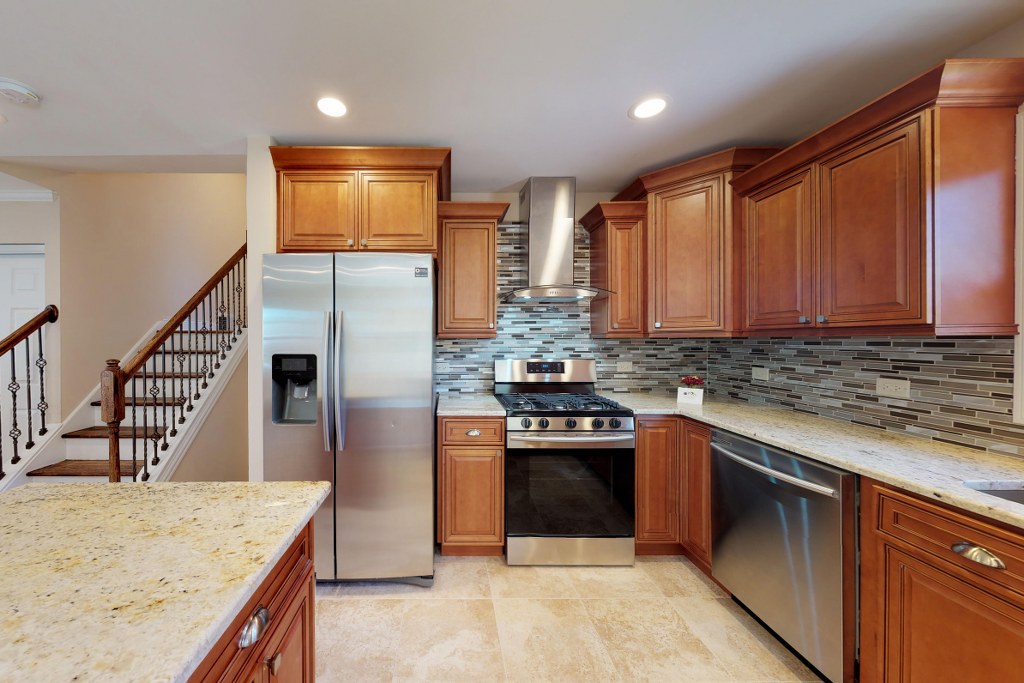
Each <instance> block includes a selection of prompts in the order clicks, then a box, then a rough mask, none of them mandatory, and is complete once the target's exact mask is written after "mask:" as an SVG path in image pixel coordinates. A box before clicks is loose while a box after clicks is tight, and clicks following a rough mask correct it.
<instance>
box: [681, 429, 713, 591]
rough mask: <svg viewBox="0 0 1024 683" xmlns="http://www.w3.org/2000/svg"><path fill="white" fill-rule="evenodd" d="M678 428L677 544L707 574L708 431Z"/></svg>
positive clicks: (709, 477)
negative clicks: (679, 457)
mask: <svg viewBox="0 0 1024 683" xmlns="http://www.w3.org/2000/svg"><path fill="white" fill-rule="evenodd" d="M680 424H681V428H682V446H681V449H680V450H681V452H682V458H683V460H682V467H681V474H682V483H681V488H682V500H681V505H680V510H681V520H682V521H681V524H680V532H681V541H682V544H683V547H684V548H685V549H686V550H687V553H688V554H689V556H690V558H691V559H692V560H693V561H694V563H695V564H696V565H697V566H698V567H699V568H700V569H701V570H703V572H704V573H705V574H707V575H709V576H710V575H711V430H710V429H709V428H708V426H707V425H704V424H701V423H700V422H694V421H692V420H687V419H682V420H680Z"/></svg>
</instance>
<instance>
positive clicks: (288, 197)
mask: <svg viewBox="0 0 1024 683" xmlns="http://www.w3.org/2000/svg"><path fill="white" fill-rule="evenodd" d="M356 201H357V197H356V174H355V173H354V172H352V173H302V172H294V173H281V174H279V178H278V202H279V204H278V221H279V223H280V231H279V233H278V235H279V239H280V244H279V245H278V249H279V251H342V250H346V249H353V248H355V247H354V245H355V237H356Z"/></svg>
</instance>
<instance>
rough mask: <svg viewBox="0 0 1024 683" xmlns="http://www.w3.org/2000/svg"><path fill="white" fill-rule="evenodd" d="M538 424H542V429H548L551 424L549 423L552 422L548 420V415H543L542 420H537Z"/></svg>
mask: <svg viewBox="0 0 1024 683" xmlns="http://www.w3.org/2000/svg"><path fill="white" fill-rule="evenodd" d="M537 424H538V425H540V428H541V429H547V427H548V425H549V424H551V423H550V422H548V419H547V418H546V417H542V418H541V419H540V420H539V421H538V422H537Z"/></svg>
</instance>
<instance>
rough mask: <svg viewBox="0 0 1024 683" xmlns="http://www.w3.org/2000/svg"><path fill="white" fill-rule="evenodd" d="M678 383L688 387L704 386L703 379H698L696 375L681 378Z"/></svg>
mask: <svg viewBox="0 0 1024 683" xmlns="http://www.w3.org/2000/svg"><path fill="white" fill-rule="evenodd" d="M679 381H680V384H685V385H686V386H688V387H702V386H704V379H703V378H702V377H698V376H697V375H687V376H686V377H683V378H682V379H681V380H679Z"/></svg>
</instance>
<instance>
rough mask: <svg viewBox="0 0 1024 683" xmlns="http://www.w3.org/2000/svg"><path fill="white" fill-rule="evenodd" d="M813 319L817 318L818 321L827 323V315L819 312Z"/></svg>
mask: <svg viewBox="0 0 1024 683" xmlns="http://www.w3.org/2000/svg"><path fill="white" fill-rule="evenodd" d="M815 320H817V321H818V322H819V323H827V322H828V316H827V315H821V314H819V315H818V317H817V318H815Z"/></svg>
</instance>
